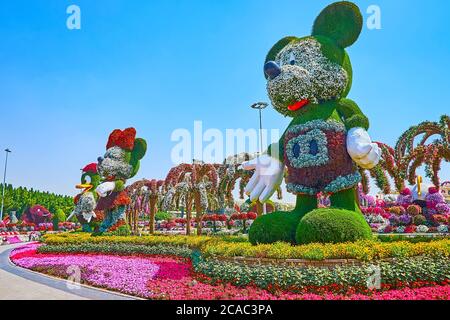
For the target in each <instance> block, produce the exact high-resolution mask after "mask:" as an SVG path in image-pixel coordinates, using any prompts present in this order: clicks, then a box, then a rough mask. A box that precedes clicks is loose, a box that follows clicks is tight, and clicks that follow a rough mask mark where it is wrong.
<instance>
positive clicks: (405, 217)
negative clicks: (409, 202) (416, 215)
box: [399, 214, 412, 226]
mask: <svg viewBox="0 0 450 320" xmlns="http://www.w3.org/2000/svg"><path fill="white" fill-rule="evenodd" d="M411 221H412V218H411V216H410V215H409V214H403V215H401V216H400V218H399V222H400V224H402V225H404V226H407V225H409V224H410V223H411Z"/></svg>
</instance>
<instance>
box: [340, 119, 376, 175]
mask: <svg viewBox="0 0 450 320" xmlns="http://www.w3.org/2000/svg"><path fill="white" fill-rule="evenodd" d="M347 151H348V154H349V155H350V157H351V158H352V159H353V161H355V162H356V164H357V165H358V166H360V167H361V168H363V169H372V168H374V167H375V166H376V165H377V164H378V163H379V162H380V159H381V149H380V147H378V145H377V144H376V143H372V140H371V139H370V137H369V134H368V133H367V131H366V130H364V129H363V128H353V129H350V130H349V132H348V134H347Z"/></svg>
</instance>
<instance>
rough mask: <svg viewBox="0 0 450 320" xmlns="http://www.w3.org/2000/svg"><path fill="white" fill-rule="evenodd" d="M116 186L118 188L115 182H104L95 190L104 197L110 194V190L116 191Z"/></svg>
mask: <svg viewBox="0 0 450 320" xmlns="http://www.w3.org/2000/svg"><path fill="white" fill-rule="evenodd" d="M115 188H116V183H115V182H103V183H102V184H101V185H99V186H98V187H97V189H96V190H95V191H97V194H98V195H99V196H100V197H102V198H104V197H106V196H107V195H108V193H109V192H112V191H114V189H115Z"/></svg>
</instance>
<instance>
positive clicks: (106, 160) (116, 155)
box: [98, 147, 133, 181]
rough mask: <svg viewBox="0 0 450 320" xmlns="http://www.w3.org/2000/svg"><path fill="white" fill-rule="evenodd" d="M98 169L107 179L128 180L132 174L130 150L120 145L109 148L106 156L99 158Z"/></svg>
mask: <svg viewBox="0 0 450 320" xmlns="http://www.w3.org/2000/svg"><path fill="white" fill-rule="evenodd" d="M98 171H99V173H100V175H101V176H102V177H105V178H106V180H110V181H113V180H126V179H128V178H129V177H130V176H131V173H132V171H133V166H132V165H131V164H130V152H126V151H125V150H123V149H121V148H120V147H112V148H109V149H108V150H107V151H106V153H105V156H104V157H100V158H99V159H98Z"/></svg>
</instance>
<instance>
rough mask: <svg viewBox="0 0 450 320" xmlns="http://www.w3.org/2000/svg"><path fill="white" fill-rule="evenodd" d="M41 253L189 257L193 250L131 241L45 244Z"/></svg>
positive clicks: (40, 249)
mask: <svg viewBox="0 0 450 320" xmlns="http://www.w3.org/2000/svg"><path fill="white" fill-rule="evenodd" d="M38 252H39V253H103V254H113V255H132V254H141V255H157V256H176V257H182V258H189V257H190V256H191V254H192V250H191V249H189V248H188V247H186V246H171V245H165V244H158V245H155V246H146V245H141V244H129V243H108V242H103V243H81V244H69V245H53V246H49V245H44V246H41V247H39V248H38Z"/></svg>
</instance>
